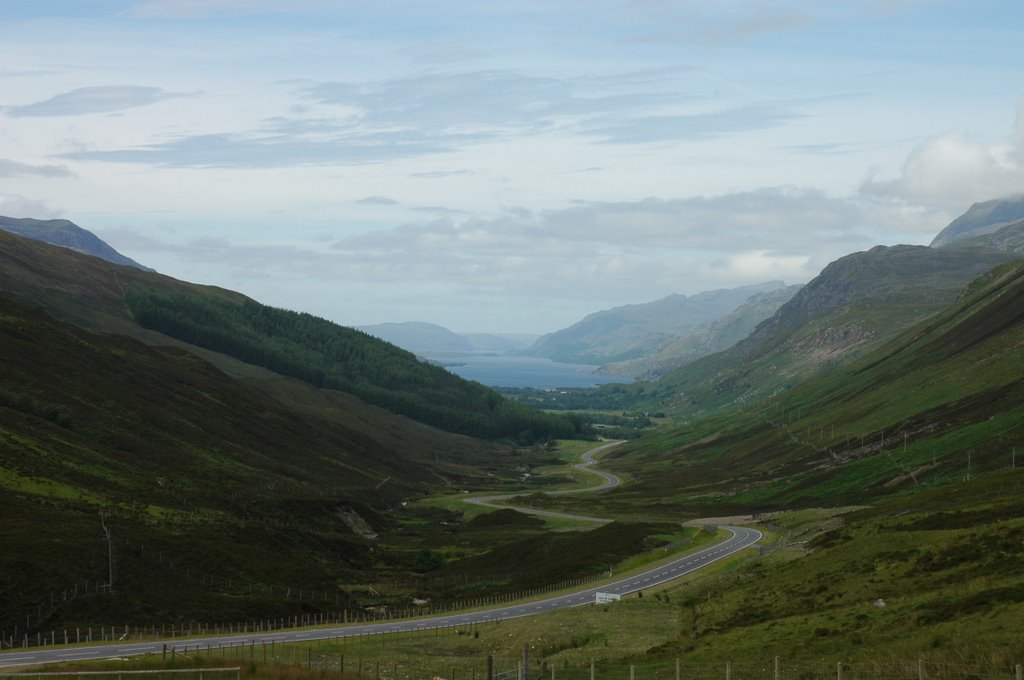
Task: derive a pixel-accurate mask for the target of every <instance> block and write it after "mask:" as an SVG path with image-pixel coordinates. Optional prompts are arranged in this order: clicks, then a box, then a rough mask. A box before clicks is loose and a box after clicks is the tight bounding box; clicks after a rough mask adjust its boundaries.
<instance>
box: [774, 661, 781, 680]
mask: <svg viewBox="0 0 1024 680" xmlns="http://www.w3.org/2000/svg"><path fill="white" fill-rule="evenodd" d="M781 674H782V673H781V669H780V668H779V657H775V680H779V676H780V675H781Z"/></svg>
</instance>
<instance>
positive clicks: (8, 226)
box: [0, 216, 154, 272]
mask: <svg viewBox="0 0 1024 680" xmlns="http://www.w3.org/2000/svg"><path fill="white" fill-rule="evenodd" d="M0 229H3V230H4V231H8V232H10V233H12V234H17V235H18V236H24V237H25V238H31V239H35V240H36V241H43V242H44V243H50V244H52V245H55V246H61V247H62V248H70V249H71V250H75V251H78V252H79V253H84V254H86V255H92V256H93V257H98V258H100V259H102V260H106V261H107V262H113V263H114V264H121V265H125V266H127V267H135V268H136V269H141V270H143V271H148V272H151V271H154V270H152V269H150V268H149V267H145V266H143V265H141V264H139V263H138V262H136V261H135V260H133V259H131V258H130V257H126V256H124V255H122V254H121V253H119V252H117V251H116V250H114V249H113V248H111V247H110V245H108V244H107V243H106V242H105V241H103V240H102V239H100V238H99V237H98V236H96V235H95V234H93V233H92V232H91V231H87V230H85V229H82V228H81V227H80V226H78V225H77V224H75V223H74V222H69V221H68V220H36V219H32V218H29V217H23V218H18V217H2V216H0Z"/></svg>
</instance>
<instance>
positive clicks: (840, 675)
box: [836, 661, 843, 680]
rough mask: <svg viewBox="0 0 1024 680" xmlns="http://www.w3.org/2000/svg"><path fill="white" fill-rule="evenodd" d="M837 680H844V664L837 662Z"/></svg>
mask: <svg viewBox="0 0 1024 680" xmlns="http://www.w3.org/2000/svg"><path fill="white" fill-rule="evenodd" d="M836 680H843V662H842V661H837V662H836Z"/></svg>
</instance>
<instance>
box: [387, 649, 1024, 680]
mask: <svg viewBox="0 0 1024 680" xmlns="http://www.w3.org/2000/svg"><path fill="white" fill-rule="evenodd" d="M1017 668H1018V669H1020V666H1017ZM396 680H397V678H396ZM487 680H494V655H493V654H488V655H487Z"/></svg>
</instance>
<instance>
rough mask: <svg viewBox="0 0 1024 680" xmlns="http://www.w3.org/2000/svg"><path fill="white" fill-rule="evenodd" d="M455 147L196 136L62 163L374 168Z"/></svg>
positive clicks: (397, 140)
mask: <svg viewBox="0 0 1024 680" xmlns="http://www.w3.org/2000/svg"><path fill="white" fill-rule="evenodd" d="M452 148H453V147H451V146H448V145H446V144H442V143H439V142H432V141H430V140H428V139H424V138H422V136H419V135H408V134H403V133H394V134H391V133H379V134H376V133H369V134H359V133H353V134H342V133H340V132H339V133H338V134H337V135H336V136H335V137H334V138H333V139H318V138H315V137H311V136H305V135H297V136H291V135H278V134H267V133H265V132H253V133H249V134H237V133H220V134H208V135H193V136H186V137H181V138H178V139H174V140H172V141H169V142H163V143H159V144H150V145H146V146H141V147H136V148H129V149H114V150H95V151H73V152H70V153H66V154H63V156H62V157H63V158H69V159H75V160H92V161H109V162H115V163H143V164H151V165H158V166H163V167H171V168H270V167H281V166H290V165H317V164H360V163H374V162H380V161H386V160H394V159H397V158H405V157H410V156H422V155H426V154H433V153H440V152H443V151H450V150H451V149H452Z"/></svg>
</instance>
